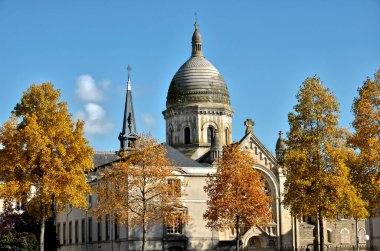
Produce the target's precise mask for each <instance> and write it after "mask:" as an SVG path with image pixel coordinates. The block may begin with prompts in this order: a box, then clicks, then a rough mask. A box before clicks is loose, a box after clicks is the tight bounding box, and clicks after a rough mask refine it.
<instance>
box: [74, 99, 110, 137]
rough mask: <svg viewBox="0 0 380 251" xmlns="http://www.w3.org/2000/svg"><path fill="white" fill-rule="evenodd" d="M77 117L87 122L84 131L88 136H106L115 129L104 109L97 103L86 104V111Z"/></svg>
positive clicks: (79, 113)
mask: <svg viewBox="0 0 380 251" xmlns="http://www.w3.org/2000/svg"><path fill="white" fill-rule="evenodd" d="M77 117H78V118H80V119H82V120H84V121H85V127H84V129H85V132H86V133H88V134H105V133H107V132H109V131H110V130H112V129H113V128H114V124H113V123H112V122H111V121H109V120H108V119H107V116H106V111H105V110H104V109H103V107H102V106H100V105H98V104H95V103H88V104H86V105H85V106H84V111H80V112H78V113H77Z"/></svg>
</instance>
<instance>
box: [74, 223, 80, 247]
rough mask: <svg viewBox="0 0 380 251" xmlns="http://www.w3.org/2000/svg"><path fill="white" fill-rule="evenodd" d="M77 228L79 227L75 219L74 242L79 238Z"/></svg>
mask: <svg viewBox="0 0 380 251" xmlns="http://www.w3.org/2000/svg"><path fill="white" fill-rule="evenodd" d="M78 228H79V223H78V221H77V220H76V221H75V225H74V235H75V243H78V241H79V238H78V234H79V233H78Z"/></svg>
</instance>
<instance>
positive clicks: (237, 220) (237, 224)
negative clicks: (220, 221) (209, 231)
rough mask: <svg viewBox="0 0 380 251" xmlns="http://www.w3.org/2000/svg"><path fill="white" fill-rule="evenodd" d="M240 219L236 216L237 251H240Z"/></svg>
mask: <svg viewBox="0 0 380 251" xmlns="http://www.w3.org/2000/svg"><path fill="white" fill-rule="evenodd" d="M239 220H240V218H239V216H236V225H235V228H236V229H235V230H236V251H239V224H240V222H239Z"/></svg>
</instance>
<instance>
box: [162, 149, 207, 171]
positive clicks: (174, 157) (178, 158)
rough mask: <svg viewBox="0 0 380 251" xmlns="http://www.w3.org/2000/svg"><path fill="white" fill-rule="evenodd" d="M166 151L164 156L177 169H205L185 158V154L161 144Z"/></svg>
mask: <svg viewBox="0 0 380 251" xmlns="http://www.w3.org/2000/svg"><path fill="white" fill-rule="evenodd" d="M163 145H164V146H165V147H166V149H167V154H166V156H167V157H168V158H169V159H170V160H171V161H172V162H173V163H174V165H175V166H178V167H205V166H204V165H202V164H201V163H198V162H196V161H195V160H193V159H191V158H189V157H187V156H186V155H185V154H183V153H181V152H180V151H178V150H177V149H175V148H173V147H171V146H169V145H167V144H166V143H163Z"/></svg>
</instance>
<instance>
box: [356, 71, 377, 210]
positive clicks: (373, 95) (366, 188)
mask: <svg viewBox="0 0 380 251" xmlns="http://www.w3.org/2000/svg"><path fill="white" fill-rule="evenodd" d="M358 94H359V95H358V97H356V98H355V99H354V103H353V105H352V111H353V113H354V116H355V118H354V121H353V122H352V126H353V127H354V129H355V132H354V133H353V135H352V137H351V138H350V140H349V143H350V145H351V146H352V147H353V148H354V149H355V150H359V151H357V154H356V156H355V157H356V158H355V159H354V161H353V168H352V172H351V175H352V178H353V180H354V182H355V184H356V186H357V188H358V189H359V191H360V193H361V194H362V196H363V198H364V199H365V200H366V201H367V202H368V206H369V208H368V210H369V212H370V213H371V215H377V214H379V213H380V70H379V71H377V73H376V74H375V78H374V80H371V79H370V78H368V79H367V80H366V81H365V82H364V84H363V86H362V87H360V88H359V89H358Z"/></svg>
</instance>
